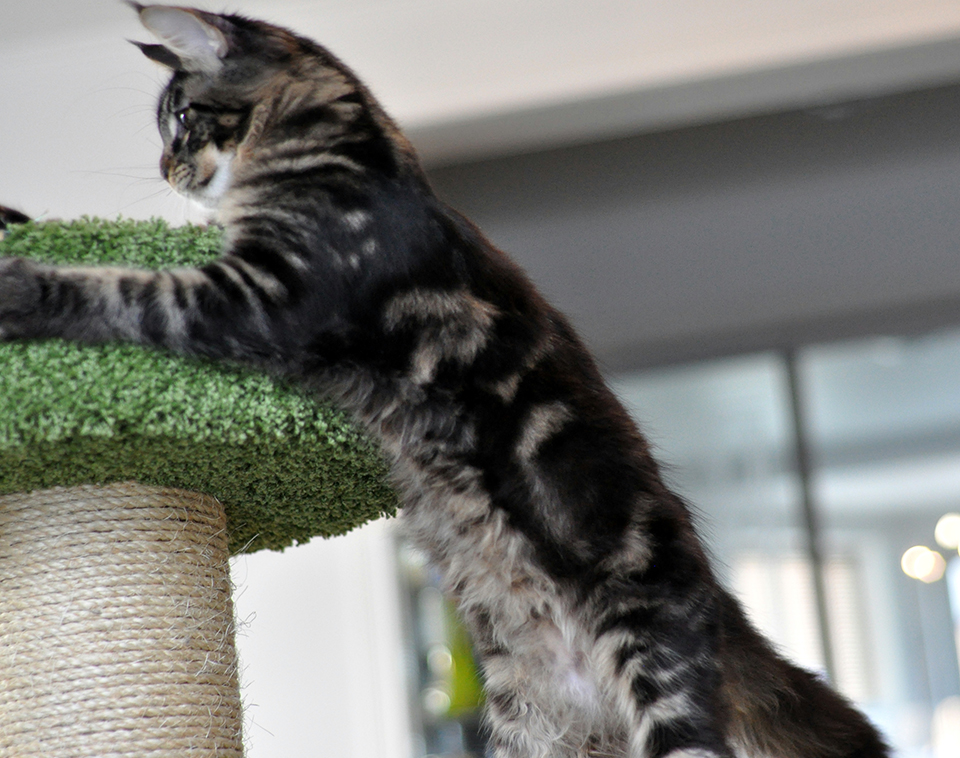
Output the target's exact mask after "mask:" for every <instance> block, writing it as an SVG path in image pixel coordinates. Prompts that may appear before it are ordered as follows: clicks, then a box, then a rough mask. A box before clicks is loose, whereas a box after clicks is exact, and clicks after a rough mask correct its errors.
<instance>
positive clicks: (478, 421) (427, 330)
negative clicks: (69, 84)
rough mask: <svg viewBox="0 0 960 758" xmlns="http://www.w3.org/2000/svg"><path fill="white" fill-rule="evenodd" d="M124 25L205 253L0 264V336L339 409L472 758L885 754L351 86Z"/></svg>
mask: <svg viewBox="0 0 960 758" xmlns="http://www.w3.org/2000/svg"><path fill="white" fill-rule="evenodd" d="M137 9H138V11H139V13H140V16H141V19H142V21H143V22H144V24H145V26H147V28H148V29H150V30H151V31H152V32H154V34H155V35H156V36H158V37H159V41H160V44H159V45H142V46H141V47H142V48H143V50H144V52H145V53H146V54H147V55H148V56H149V57H151V58H153V59H154V60H156V61H158V62H160V63H162V64H163V65H166V66H168V67H170V68H171V69H172V70H173V73H172V79H171V81H170V84H169V85H168V86H167V88H166V89H165V91H164V93H163V95H162V97H161V99H160V105H159V110H158V123H159V127H160V132H161V135H162V137H163V143H164V148H163V155H162V158H161V164H160V165H161V171H162V173H163V175H164V177H165V178H166V179H167V180H168V181H169V182H170V183H171V184H172V185H173V186H174V187H175V188H176V189H177V190H179V191H180V192H182V193H184V194H186V195H188V196H190V197H193V198H194V199H197V200H199V201H201V202H203V203H205V204H207V205H209V206H211V207H214V208H216V209H217V211H218V213H219V218H220V221H221V223H222V224H223V225H224V227H225V230H226V240H227V242H226V248H225V250H224V253H223V256H222V257H221V258H220V259H219V260H217V261H216V262H213V263H210V264H209V265H206V266H203V267H201V268H198V269H194V270H173V271H166V272H145V271H130V270H123V269H97V268H90V269H78V268H70V269H66V268H64V269H58V268H53V267H48V266H41V265H38V264H35V263H30V262H27V261H22V260H13V259H8V260H3V261H0V336H2V337H3V338H5V339H26V338H45V337H64V338H68V339H73V340H80V341H102V340H127V341H133V342H140V343H144V344H148V345H155V346H158V347H161V348H166V349H169V350H172V351H176V352H179V353H189V354H194V355H202V356H208V357H210V358H213V359H216V360H223V361H232V362H240V363H244V364H249V365H253V366H257V367H260V368H262V369H263V370H266V371H270V372H274V373H277V374H281V375H284V376H288V377H291V378H293V379H295V380H297V381H299V382H301V383H302V384H303V385H304V386H305V387H306V388H307V389H308V390H309V391H312V392H317V393H323V394H326V395H328V396H331V397H334V398H335V399H336V400H338V401H339V402H340V403H342V404H343V405H344V406H345V407H347V408H348V409H350V410H351V411H352V412H353V413H354V414H355V415H356V416H357V418H358V419H360V420H361V421H362V423H364V424H366V426H367V427H368V428H369V429H370V430H371V431H372V432H373V434H375V435H376V436H377V437H378V438H379V439H380V440H381V442H382V445H383V449H384V451H385V453H386V455H388V457H389V458H390V460H391V462H392V468H393V476H394V479H395V481H396V484H397V487H398V488H399V490H400V492H401V493H402V497H403V502H404V515H403V518H404V521H405V524H406V528H407V530H408V531H409V533H410V535H411V536H412V537H413V539H414V540H415V541H416V543H417V544H418V545H419V546H421V547H422V548H423V549H424V550H425V551H426V552H427V553H428V554H429V555H430V556H431V558H432V560H433V561H434V563H435V564H436V565H437V567H438V568H439V569H440V570H441V572H442V574H443V576H444V582H445V588H446V591H447V592H448V593H449V594H450V595H451V596H452V597H453V598H455V600H456V601H457V603H458V604H459V608H460V611H461V613H462V615H463V618H464V619H465V620H466V622H467V624H468V625H469V627H470V629H471V631H472V633H473V637H474V640H475V643H476V647H477V650H478V654H479V656H480V659H481V662H482V666H483V671H484V676H485V681H486V687H487V692H488V724H489V728H490V734H491V741H492V745H493V748H494V754H495V755H496V756H497V757H498V758H521V757H523V758H540V757H543V758H546V757H547V756H551V757H556V758H575V757H576V758H587V757H590V758H601V757H602V756H611V757H613V756H616V757H625V756H632V757H633V758H660V757H661V756H669V757H670V758H720V757H723V758H728V757H730V756H733V755H735V754H736V755H747V756H755V757H757V758H759V757H760V756H776V757H779V758H880V757H881V756H885V755H887V750H886V748H885V747H884V745H883V742H882V740H881V738H880V737H879V735H878V734H877V732H876V731H875V730H874V729H873V727H872V726H870V725H869V723H868V722H867V721H866V720H865V719H864V718H863V716H861V715H860V714H859V713H858V712H856V711H855V710H854V709H853V708H852V707H851V706H850V704H849V703H847V702H846V701H845V700H844V699H843V698H841V697H840V696H838V695H837V694H835V693H834V692H832V691H831V690H830V689H828V688H827V687H826V686H825V685H824V684H823V683H821V682H820V681H819V680H818V679H817V678H815V677H813V676H812V675H810V674H808V673H806V672H803V671H800V670H799V669H797V668H795V667H793V666H792V665H790V664H788V663H786V662H784V661H783V660H782V659H781V658H779V657H777V655H776V654H775V653H774V652H773V651H772V649H771V648H770V646H769V645H768V644H767V643H766V642H765V641H764V640H763V639H762V638H761V637H760V636H759V635H758V634H757V633H756V632H755V631H754V630H753V628H752V627H751V626H750V625H749V623H748V622H747V621H746V619H745V618H744V615H743V613H742V611H741V609H740V608H739V606H738V605H737V603H736V602H735V601H734V600H733V599H732V598H731V597H730V596H729V595H728V594H727V593H726V592H725V591H724V590H723V589H721V587H720V586H719V585H718V584H717V581H716V580H715V578H714V575H713V573H712V572H711V569H710V566H709V565H708V562H707V559H706V558H705V555H704V552H703V549H702V548H701V544H700V542H699V540H698V537H697V536H696V534H695V532H694V528H693V525H692V523H691V517H690V513H689V511H688V509H687V508H686V506H685V505H684V503H682V502H681V501H680V500H679V499H678V497H677V496H676V495H674V494H673V493H672V492H671V491H669V490H668V489H667V488H666V486H665V485H664V483H663V480H662V479H661V477H660V473H659V471H658V468H657V465H656V463H655V462H654V461H653V459H652V458H651V456H650V453H649V451H648V448H647V445H646V443H645V441H644V439H643V438H642V437H641V435H640V433H639V432H638V431H637V429H636V427H635V426H634V424H633V422H632V421H631V420H630V418H629V416H628V414H627V413H626V412H625V411H624V409H623V408H622V407H621V405H620V404H619V403H618V401H617V400H616V398H615V397H614V396H613V394H612V393H611V392H610V390H609V389H608V388H607V386H606V385H605V384H604V381H603V379H602V378H601V376H600V373H599V371H598V370H597V367H596V366H595V364H594V362H593V360H592V359H591V358H590V356H589V355H588V353H587V351H586V350H585V349H584V347H583V345H582V344H581V342H580V340H579V339H578V337H577V336H576V335H575V334H574V332H573V330H572V329H571V327H570V326H569V324H568V323H567V321H566V320H565V319H564V317H563V316H562V315H561V314H559V313H558V312H557V311H555V310H554V309H553V308H551V307H550V306H549V305H548V304H547V303H546V302H545V301H544V300H543V299H542V298H541V296H540V295H539V294H538V293H537V291H536V290H535V289H534V287H533V286H532V284H531V283H530V282H529V281H528V279H527V277H526V276H525V275H524V273H523V272H522V271H520V270H519V269H518V268H517V266H515V265H514V264H513V263H512V262H511V261H510V260H509V259H507V258H506V257H505V256H504V255H503V254H502V253H501V252H499V251H498V250H496V249H494V248H493V247H492V246H491V245H490V244H489V243H488V242H487V241H486V240H485V239H484V237H483V236H482V235H481V234H480V233H479V232H478V231H477V229H475V228H474V227H473V226H472V225H471V224H470V223H469V222H467V221H466V220H464V219H463V218H462V217H460V216H459V215H457V214H456V213H455V212H454V211H452V210H451V209H449V208H448V207H446V206H445V205H443V204H442V203H441V202H440V201H439V200H438V199H437V198H436V197H435V196H434V194H433V192H432V191H431V189H430V187H429V186H428V184H427V181H426V179H425V177H424V174H423V172H422V171H421V169H420V168H419V166H418V163H417V160H416V157H415V155H414V152H413V150H412V149H411V147H410V145H409V144H408V143H407V142H406V140H405V139H404V138H403V136H402V135H401V134H400V132H399V131H398V130H397V128H396V126H395V125H394V124H393V122H392V121H391V120H390V119H389V118H388V117H387V116H386V115H385V114H384V113H383V111H382V110H381V109H380V107H379V106H378V105H377V103H376V101H375V100H374V99H373V98H372V97H371V95H370V93H369V92H368V91H367V90H366V88H365V87H364V86H363V85H362V84H361V83H360V82H359V81H358V80H357V78H356V77H355V76H354V75H353V73H351V72H350V71H349V70H348V69H347V68H346V67H344V66H343V65H342V64H341V63H340V62H339V61H337V60H336V59H335V58H334V57H333V56H332V55H331V54H330V53H328V52H327V51H326V50H324V49H323V48H321V47H319V46H317V45H315V44H314V43H312V42H310V41H308V40H305V39H303V38H301V37H298V36H296V35H294V34H292V33H290V32H287V31H285V30H282V29H279V28H276V27H274V26H270V25H267V24H264V23H260V22H256V21H251V20H248V19H245V18H241V17H237V16H219V15H214V14H209V13H204V12H201V11H196V10H188V9H172V8H162V7H157V6H153V7H140V6H137Z"/></svg>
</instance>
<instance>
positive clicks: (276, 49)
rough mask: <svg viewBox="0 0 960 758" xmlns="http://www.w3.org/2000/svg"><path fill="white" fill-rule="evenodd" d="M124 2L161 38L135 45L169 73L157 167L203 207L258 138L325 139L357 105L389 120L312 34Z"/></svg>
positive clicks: (343, 126) (267, 142) (215, 199)
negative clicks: (157, 41)
mask: <svg viewBox="0 0 960 758" xmlns="http://www.w3.org/2000/svg"><path fill="white" fill-rule="evenodd" d="M130 4H131V5H132V6H133V7H134V8H135V9H136V10H137V12H138V13H139V15H140V20H141V22H142V23H143V25H144V26H145V27H146V28H147V29H148V30H149V31H150V32H151V33H152V34H153V35H154V36H156V37H157V39H158V40H159V42H160V44H154V45H148V44H143V43H139V42H137V43H135V44H137V45H138V46H139V47H140V49H141V50H142V51H143V52H144V54H145V55H146V56H147V57H148V58H151V59H152V60H154V61H156V62H158V63H160V64H162V65H163V66H166V67H167V68H169V69H171V70H172V71H173V76H172V77H171V80H170V83H169V84H168V85H167V87H166V88H165V90H164V91H163V94H162V95H161V97H160V103H159V107H158V111H157V120H158V124H159V128H160V134H161V136H162V138H163V155H162V157H161V161H160V170H161V173H162V174H163V176H164V178H165V179H166V180H167V181H168V182H169V183H170V184H171V185H172V186H173V188H174V189H176V190H177V191H178V192H180V193H181V194H184V195H186V196H188V197H190V198H192V199H194V200H197V201H199V202H201V203H203V204H204V205H207V206H209V207H216V206H217V205H218V204H219V202H220V200H221V199H222V197H223V196H224V194H225V193H226V192H228V191H229V189H230V187H231V186H232V185H233V183H234V182H235V179H236V177H237V176H238V173H240V172H242V171H243V169H244V165H245V164H249V163H250V161H251V160H252V159H253V156H255V155H256V154H257V151H258V150H260V151H261V154H262V150H263V148H264V147H265V146H271V147H273V148H274V149H275V151H279V150H282V148H283V146H281V145H280V143H281V142H284V141H285V140H286V141H290V140H295V139H299V140H300V142H301V144H302V143H303V142H304V141H305V140H308V139H314V140H317V139H320V138H322V137H323V136H324V134H326V135H327V136H328V137H330V138H331V139H332V138H333V137H334V136H335V135H336V133H337V130H338V129H339V130H340V131H341V132H344V131H346V130H348V129H350V128H351V127H352V124H353V122H355V121H357V119H358V116H357V114H358V112H359V111H364V112H366V113H371V112H372V113H374V120H375V121H376V122H377V124H379V125H380V126H383V127H384V128H386V129H390V128H391V126H392V125H391V124H390V123H389V120H388V119H387V118H386V117H385V116H383V114H382V112H381V111H380V110H379V107H378V106H376V105H375V103H373V101H372V99H371V98H370V96H369V93H367V92H366V90H365V89H364V88H363V86H362V85H361V84H360V83H359V81H358V80H357V79H356V77H355V76H354V75H353V74H352V72H350V71H349V69H347V68H346V67H345V66H343V64H341V63H340V62H339V61H338V60H337V59H336V58H335V57H334V56H332V55H331V54H330V53H329V52H328V51H327V50H325V49H324V48H322V47H320V46H319V45H316V44H314V43H313V42H311V41H310V40H307V39H304V38H302V37H298V36H297V35H295V34H293V33H292V32H289V31H287V30H285V29H282V28H280V27H276V26H273V25H271V24H266V23H263V22H260V21H254V20H251V19H247V18H243V17H240V16H233V15H218V14H214V13H207V12H205V11H200V10H196V9H193V8H180V7H171V6H161V5H151V6H142V5H139V4H137V3H133V2H131V3H130ZM367 121H368V122H369V121H370V119H367ZM375 125H376V124H375Z"/></svg>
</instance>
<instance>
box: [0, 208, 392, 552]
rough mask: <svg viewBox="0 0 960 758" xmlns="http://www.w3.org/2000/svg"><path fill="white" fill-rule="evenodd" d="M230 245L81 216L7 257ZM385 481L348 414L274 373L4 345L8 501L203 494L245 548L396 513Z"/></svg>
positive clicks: (29, 230) (188, 254)
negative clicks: (45, 492) (110, 486)
mask: <svg viewBox="0 0 960 758" xmlns="http://www.w3.org/2000/svg"><path fill="white" fill-rule="evenodd" d="M219 246H220V232H219V230H217V229H214V228H207V227H198V226H186V227H180V228H170V227H169V226H168V225H167V224H166V223H165V222H163V221H159V220H153V221H131V220H120V221H115V222H109V221H102V220H98V219H81V220H79V221H73V222H43V223H31V224H25V225H23V226H14V227H12V228H11V229H10V230H9V231H8V232H7V233H6V237H5V238H3V239H0V255H20V256H24V257H30V258H34V259H37V260H41V261H44V262H48V263H69V264H77V263H80V264H101V263H102V264H116V263H123V264H128V265H132V266H138V267H144V268H164V267H173V266H190V265H197V264H201V263H204V262H206V261H209V260H211V259H213V258H215V257H216V255H217V254H218V251H219ZM385 474H386V467H385V464H384V462H383V460H382V459H381V457H380V455H379V453H378V451H377V449H376V447H375V446H374V444H373V443H372V442H371V441H370V440H369V439H368V438H367V437H366V436H365V435H364V434H363V433H362V432H361V431H360V430H359V429H357V428H356V427H355V426H354V425H353V424H352V422H350V421H349V419H348V418H347V417H346V416H345V414H343V413H342V412H340V411H338V410H336V409H334V408H332V407H330V406H328V405H325V404H322V403H320V402H318V401H317V400H316V399H313V398H309V397H306V396H304V395H303V394H301V393H299V392H298V391H297V390H296V389H294V388H291V387H287V386H285V385H284V384H282V383H281V382H279V381H277V380H275V379H272V378H269V377H267V376H264V375H262V374H256V373H252V372H248V371H244V370H241V369H236V368H231V367H224V366H222V365H216V364H212V363H210V362H206V361H201V360H196V359H189V358H181V357H177V356H172V355H169V354H167V353H163V352H157V351H153V350H150V349H145V348H141V347H138V346H133V345H95V346H89V345H88V346H80V345H75V344H70V343H66V342H62V341H58V340H49V341H43V342H33V343H5V344H0V494H9V493H13V492H27V491H31V490H36V489H44V488H49V487H54V486H73V485H78V484H106V483H110V482H117V481H129V480H134V481H138V482H141V483H143V484H149V485H155V486H162V487H179V488H182V489H187V490H193V491H196V492H205V493H207V494H210V495H213V496H215V497H217V498H219V499H220V500H221V502H223V504H224V506H225V508H226V511H227V520H228V524H229V529H230V548H231V551H233V552H236V551H239V550H245V551H250V550H258V549H262V548H271V549H278V548H283V547H286V546H288V545H291V544H294V543H296V542H304V541H306V540H308V539H310V538H311V537H313V536H317V535H322V536H330V535H334V534H341V533H343V532H346V531H348V530H349V529H351V528H353V527H355V526H358V525H360V524H362V523H364V522H366V521H369V520H371V519H374V518H377V517H379V516H381V515H382V514H384V513H392V512H393V511H394V509H395V506H396V497H395V495H394V493H393V491H392V490H391V489H390V488H389V486H388V485H387V484H386V480H385Z"/></svg>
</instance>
